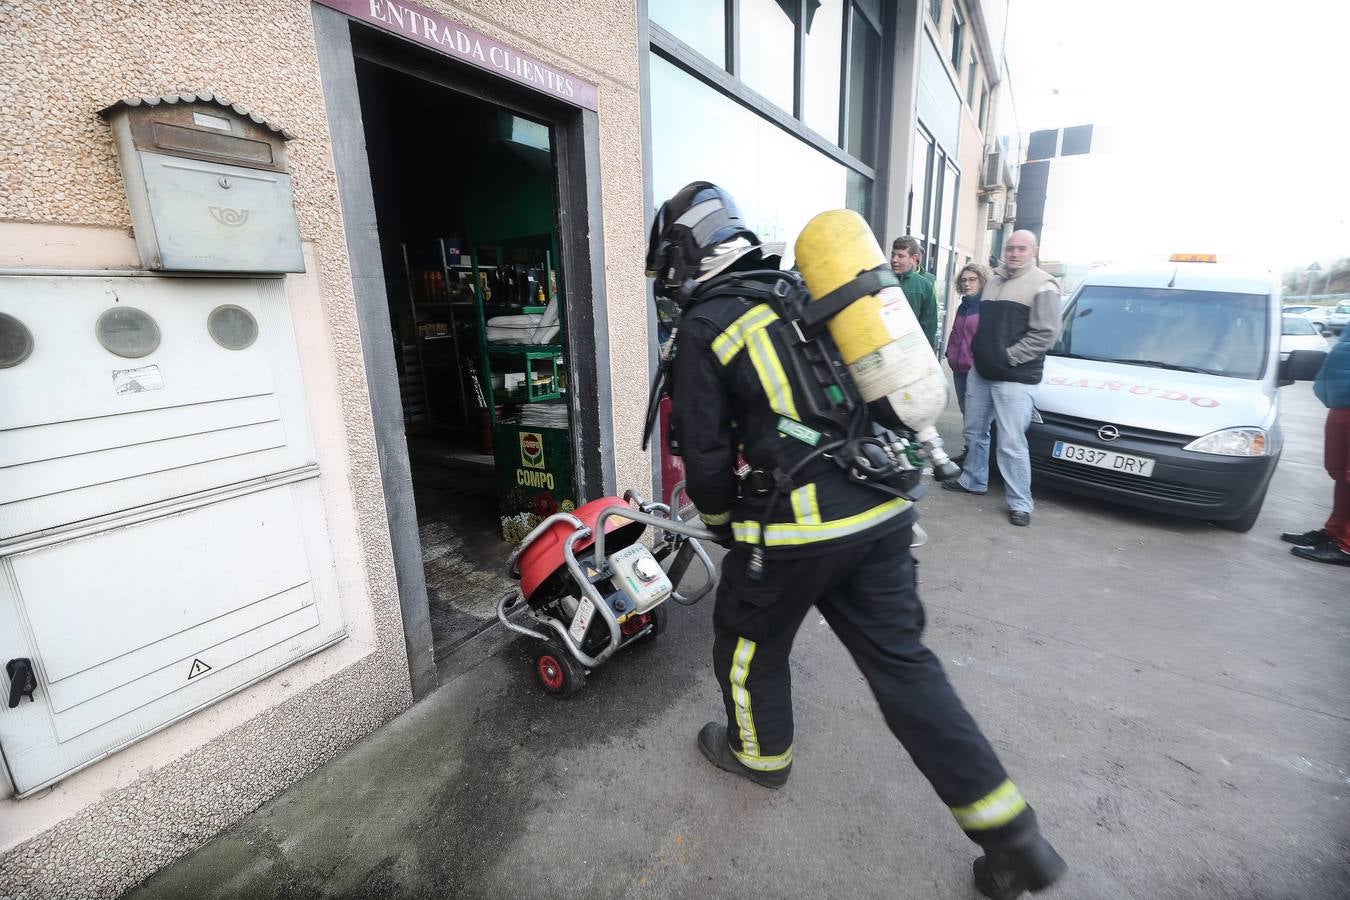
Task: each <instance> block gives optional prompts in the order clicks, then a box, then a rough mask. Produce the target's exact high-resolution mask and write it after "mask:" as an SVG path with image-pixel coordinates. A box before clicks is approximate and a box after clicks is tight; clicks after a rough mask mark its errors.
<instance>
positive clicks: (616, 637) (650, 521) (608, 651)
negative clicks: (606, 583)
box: [497, 504, 717, 669]
mask: <svg viewBox="0 0 1350 900" xmlns="http://www.w3.org/2000/svg"><path fill="white" fill-rule="evenodd" d="M642 506H643V509H644V510H645V509H652V508H657V507H664V506H665V504H642ZM668 510H669V508H668V507H666V511H668ZM616 516H617V517H622V518H625V519H629V520H630V521H633V522H637V523H640V524H642V525H649V526H651V527H653V528H660V529H663V530H665V531H671V532H674V533H675V534H678V535H681V536H683V537H686V538H693V539H694V551H695V555H697V557H698V559H699V562H701V563H702V564H703V566H704V568H705V569H706V570H707V575H708V578H707V581H706V582H705V585H704V588H703V590H701V591H700V592H699V593H698V595H696V596H695V597H694V598H693V599H692V600H689V601H688V603H693V602H695V601H697V600H698V599H699V598H700V597H702V596H703V594H705V593H707V591H708V588H709V587H711V586H712V583H713V582H714V581H716V579H717V570H716V569H715V568H714V567H713V564H712V561H711V560H710V559H709V558H708V555H707V553H705V552H704V550H703V547H702V545H701V544H699V543H698V542H699V541H700V540H711V539H712V537H713V534H712V532H710V531H708V529H706V528H702V527H699V526H697V525H691V524H689V523H688V522H685V521H683V520H681V519H680V518H678V517H666V516H657V515H653V514H652V513H650V512H645V511H643V510H638V509H634V508H633V507H631V506H627V505H623V506H620V505H618V504H616V505H614V506H607V507H605V508H604V509H603V510H601V511H600V515H599V517H597V518H596V520H595V527H596V533H595V544H594V552H595V559H596V561H597V562H601V563H602V564H603V561H604V560H605V559H606V556H605V553H604V551H605V521H606V520H607V519H610V518H613V517H616ZM558 522H564V523H566V524H568V525H571V526H572V529H573V530H572V533H571V534H569V535H568V536H567V537H566V539H564V541H563V548H562V549H563V562H564V564H565V565H566V566H567V568H568V569H569V570H570V571H571V573H572V577H573V579H575V581H576V583H577V584H578V585H579V586H580V587H581V591H582V593H583V595H585V597H586V598H587V599H589V600H590V601H591V604H592V605H593V606H594V607H595V610H596V611H597V612H599V613H600V617H601V618H602V619H603V620H604V623H605V627H606V628H607V629H608V631H609V644H608V645H607V646H606V647H605V648H604V649H603V650H601V651H600V652H599V653H598V654H597V655H595V656H591V655H590V654H589V653H587V652H586V651H585V650H582V649H581V647H580V646H579V645H578V644H577V642H576V641H574V640H572V634H571V632H570V631H569V630H568V629H567V627H566V626H564V625H563V624H562V623H561V622H559V621H557V620H556V619H541V618H536V620H535V621H537V622H539V624H541V625H546V626H548V628H549V629H551V630H552V631H553V632H554V633H555V634H556V636H557V638H558V640H559V641H560V642H561V643H562V644H563V646H564V647H566V648H567V650H568V652H569V653H571V654H572V655H573V656H574V657H575V658H576V660H577V661H578V662H580V663H581V664H582V665H583V666H585V667H586V668H588V669H594V668H598V667H599V666H600V664H601V663H603V662H604V661H605V660H607V659H609V658H610V656H612V655H613V654H614V652H615V651H616V650H618V649H619V645H620V644H621V643H623V632H622V631H621V630H620V628H619V620H618V618H616V617H615V615H614V611H613V610H612V609H610V608H609V604H608V603H606V602H605V598H604V597H602V596H600V592H599V591H598V590H597V589H596V587H595V584H594V583H593V582H592V581H591V579H590V577H588V576H587V575H586V572H585V570H584V569H583V568H582V566H581V563H580V562H578V561H577V555H576V550H575V547H576V545H577V544H578V543H579V542H581V541H584V540H586V539H587V538H589V537H590V536H591V529H589V528H587V527H586V526H585V524H583V523H582V521H581V520H580V519H578V518H577V517H576V516H573V515H571V514H569V513H554V514H553V515H551V516H549V517H548V518H546V519H544V521H542V522H540V523H539V524H538V525H536V526H535V527H534V528H533V529H532V530H531V531H530V533H529V534H528V535H526V536H525V539H524V540H522V541H521V542H520V544H519V545H518V546H517V547H516V549H515V550H514V551H512V553H511V556H510V558H509V559H508V561H507V567H508V568H509V570H510V571H511V574H512V575H515V576H517V577H519V570H518V568H517V564H518V563H519V561H520V555H521V554H522V553H523V552H524V551H525V549H526V548H528V547H529V545H530V544H532V543H533V542H534V540H535V538H537V537H539V535H541V534H543V533H544V532H545V531H547V530H548V529H549V528H551V527H552V526H553V525H555V524H557V523H558ZM516 596H517V592H516V591H509V592H507V593H506V594H504V595H502V598H501V600H499V601H498V602H497V618H498V619H499V620H500V621H501V623H502V624H503V625H505V626H506V627H507V628H508V629H510V630H511V631H514V632H516V633H518V634H524V635H528V636H529V637H532V638H536V639H537V640H541V641H543V640H548V638H549V636H548V635H546V634H543V633H541V632H539V631H536V630H535V629H533V628H527V627H526V626H524V625H518V624H516V623H515V622H512V621H510V620H509V619H508V618H507V615H506V610H507V609H508V607H510V606H514V605H515V604H514V603H513V602H512V601H513V600H514V599H515V598H516Z"/></svg>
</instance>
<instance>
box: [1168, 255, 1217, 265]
mask: <svg viewBox="0 0 1350 900" xmlns="http://www.w3.org/2000/svg"><path fill="white" fill-rule="evenodd" d="M1218 261H1219V257H1218V256H1216V255H1215V254H1213V253H1173V254H1172V255H1171V256H1170V257H1169V258H1168V262H1203V263H1216V262H1218Z"/></svg>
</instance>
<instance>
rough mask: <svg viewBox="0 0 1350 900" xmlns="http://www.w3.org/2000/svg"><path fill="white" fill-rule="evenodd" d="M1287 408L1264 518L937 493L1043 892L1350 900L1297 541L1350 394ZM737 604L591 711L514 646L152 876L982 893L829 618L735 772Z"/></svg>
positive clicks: (1331, 676) (608, 672) (1315, 595)
mask: <svg viewBox="0 0 1350 900" xmlns="http://www.w3.org/2000/svg"><path fill="white" fill-rule="evenodd" d="M1283 398H1284V402H1285V404H1286V405H1285V413H1284V423H1285V428H1286V431H1287V443H1286V447H1285V451H1284V457H1283V460H1282V461H1281V464H1280V467H1279V469H1278V471H1277V473H1276V475H1275V480H1274V482H1273V484H1272V487H1271V490H1270V492H1269V495H1268V497H1267V500H1266V506H1265V510H1264V512H1263V514H1262V516H1261V518H1260V520H1259V521H1258V523H1257V525H1256V528H1255V529H1253V531H1252V532H1251V533H1249V534H1245V535H1242V534H1234V533H1231V532H1228V531H1222V530H1220V529H1217V528H1214V527H1212V526H1209V525H1206V524H1204V523H1201V522H1191V521H1186V520H1179V519H1170V518H1166V517H1162V516H1157V515H1152V514H1145V513H1141V512H1134V511H1130V510H1127V509H1122V508H1119V507H1114V506H1111V505H1109V504H1105V503H1099V502H1095V501H1090V500H1085V499H1080V498H1076V497H1073V496H1070V495H1067V494H1059V493H1051V492H1049V491H1041V492H1039V493H1038V495H1037V498H1036V501H1037V508H1036V515H1035V518H1034V520H1033V522H1032V525H1031V527H1030V528H1014V527H1012V526H1010V525H1009V524H1008V521H1007V517H1006V515H1005V514H1004V512H1003V503H1002V498H1001V496H999V486H998V485H997V484H995V485H994V486H993V489H991V491H990V493H989V494H988V495H987V496H984V497H972V496H967V495H956V494H951V493H949V492H943V491H933V492H932V493H931V494H930V496H929V497H928V498H927V499H925V500H924V501H923V503H922V504H921V506H922V510H923V525H924V527H925V528H926V529H927V530H928V533H929V536H930V541H929V543H928V545H927V546H926V547H924V548H923V549H922V550H920V551H918V554H917V555H918V558H919V559H920V560H921V566H920V581H921V593H922V595H923V597H924V598H925V601H926V604H927V607H928V623H929V625H928V633H927V640H928V643H929V644H930V646H932V648H933V649H934V650H935V651H936V652H937V654H938V655H939V657H940V658H941V659H942V661H943V664H944V666H945V667H946V669H947V671H948V673H949V674H950V676H951V678H952V680H953V681H954V682H955V684H956V686H957V689H958V690H959V691H960V693H961V695H962V697H963V698H964V700H965V702H966V704H967V706H968V707H969V708H970V709H971V711H972V712H973V713H974V715H975V716H976V718H977V719H978V720H979V721H980V722H981V724H982V725H983V726H984V728H985V730H986V732H987V733H988V734H989V736H990V738H991V741H992V743H993V745H994V746H995V748H996V749H997V751H998V752H999V754H1000V755H1001V757H1002V758H1003V761H1004V763H1005V765H1006V766H1007V768H1008V770H1009V771H1010V773H1011V774H1012V777H1013V778H1014V780H1016V782H1017V783H1018V784H1019V786H1020V787H1021V788H1022V790H1023V792H1024V793H1025V794H1026V795H1027V797H1028V798H1029V799H1030V800H1031V802H1032V803H1033V805H1035V806H1036V808H1037V810H1038V814H1039V816H1040V818H1041V821H1042V824H1043V826H1044V828H1045V830H1046V832H1047V834H1048V835H1049V836H1050V838H1051V839H1052V840H1053V841H1054V843H1055V844H1056V845H1057V847H1058V848H1059V849H1060V851H1061V852H1062V853H1063V855H1064V856H1065V857H1066V858H1067V859H1068V861H1069V863H1070V865H1071V866H1072V873H1071V875H1070V876H1069V878H1068V879H1066V880H1065V881H1064V882H1062V884H1061V885H1060V886H1057V887H1056V888H1055V889H1053V890H1052V891H1050V892H1048V893H1046V894H1043V895H1040V896H1046V897H1061V898H1079V900H1092V898H1101V900H1106V898H1110V900H1125V898H1139V900H1165V898H1234V900H1248V898H1250V900H1255V898H1291V900H1292V898H1300V900H1317V898H1343V897H1346V896H1347V895H1350V690H1347V688H1350V652H1347V637H1348V636H1350V569H1345V568H1339V567H1333V566H1325V565H1318V564H1316V563H1311V562H1305V561H1302V560H1299V559H1297V558H1295V557H1293V556H1292V555H1291V554H1290V553H1289V552H1288V551H1289V548H1288V545H1285V544H1281V543H1280V542H1279V540H1278V534H1279V532H1280V531H1282V530H1296V531H1303V530H1306V529H1309V528H1314V527H1318V526H1320V524H1321V523H1322V521H1323V520H1324V519H1325V517H1326V515H1327V512H1328V510H1329V505H1330V495H1331V490H1330V488H1331V482H1330V480H1329V479H1328V478H1327V477H1326V475H1325V473H1323V472H1322V470H1321V467H1320V458H1321V457H1320V454H1321V427H1322V420H1323V418H1324V415H1325V412H1324V410H1323V409H1322V407H1321V406H1320V404H1319V403H1317V401H1316V400H1315V399H1314V398H1313V397H1312V393H1311V391H1310V389H1309V387H1308V385H1306V384H1299V385H1296V386H1294V387H1290V388H1285V389H1284V394H1283ZM943 432H944V434H946V435H947V436H948V439H949V443H952V444H957V445H958V446H959V443H960V440H959V432H960V425H959V417H958V416H957V414H956V412H955V405H954V404H953V407H952V410H951V411H950V412H949V413H948V415H947V417H946V418H945V419H944V422H943ZM710 613H711V602H706V603H704V604H702V605H700V606H698V607H694V608H692V609H684V608H681V607H674V608H673V609H672V617H671V619H672V620H671V624H670V628H669V630H668V631H667V633H666V634H665V635H663V636H662V637H661V638H659V639H658V640H656V641H654V642H652V643H651V644H650V645H648V646H638V647H635V648H633V649H632V650H631V651H628V652H626V653H624V654H622V655H619V656H616V657H615V658H614V659H613V660H611V661H610V662H609V663H608V664H607V665H606V666H604V667H603V668H601V669H599V670H597V671H595V672H593V673H592V674H591V675H590V677H589V679H588V684H587V686H586V688H585V689H584V690H583V691H582V692H581V693H580V694H578V695H577V696H575V697H573V698H571V699H569V700H566V701H556V700H552V699H549V698H547V697H545V696H543V695H542V694H541V692H540V691H539V690H538V688H537V687H536V685H535V682H534V676H533V674H532V672H531V671H530V668H529V666H528V656H527V653H528V646H527V645H526V644H525V643H524V642H516V643H513V644H511V645H509V646H508V647H507V648H506V649H505V650H503V651H501V652H499V653H497V654H495V655H493V656H490V657H488V658H487V659H486V660H485V661H483V662H482V663H481V664H479V665H477V666H476V667H473V668H470V669H468V670H467V671H465V672H463V673H462V674H460V675H459V677H457V678H456V679H455V680H454V681H452V682H450V683H449V684H447V685H445V686H444V687H442V688H441V689H440V690H438V691H437V692H436V693H435V694H433V695H432V696H431V697H430V698H428V699H426V700H424V701H422V702H420V703H418V704H417V705H416V706H415V707H413V709H411V710H410V711H409V712H407V713H405V714H404V715H403V716H401V717H399V718H398V719H396V720H395V721H393V722H391V723H390V724H388V725H386V726H385V727H383V728H381V729H379V730H378V731H377V732H375V733H374V734H373V735H371V736H370V737H369V738H367V739H366V740H364V741H363V742H361V743H360V744H359V745H357V746H356V747H354V748H352V749H351V750H349V751H348V752H346V753H345V754H343V755H341V756H340V757H338V758H337V759H335V760H333V761H332V762H330V763H329V764H328V765H326V766H324V767H323V768H321V769H319V770H318V771H316V772H314V773H312V774H311V775H310V776H308V777H307V778H305V779H304V780H303V781H301V782H300V783H298V784H296V785H295V786H294V787H292V788H291V789H290V790H288V791H286V792H285V793H283V794H282V795H281V796H280V797H278V798H276V799H275V800H273V801H271V802H270V803H267V804H265V805H264V806H263V807H262V808H261V809H259V810H258V811H257V812H255V813H254V814H252V815H251V816H249V817H248V818H247V819H245V820H244V821H243V822H241V823H240V824H239V825H237V826H235V827H234V828H232V829H230V830H229V831H227V832H226V833H225V834H223V835H221V836H220V837H218V838H216V839H215V840H213V841H212V842H210V843H209V844H207V845H206V846H205V847H203V848H202V849H200V850H198V851H197V852H195V853H193V854H192V855H190V856H188V857H186V858H184V859H183V860H181V861H179V862H178V863H177V864H175V865H174V866H172V867H170V868H169V869H167V870H165V871H163V872H161V873H160V874H159V875H157V876H155V877H154V878H152V879H151V880H150V881H148V882H147V883H146V884H145V885H143V886H142V887H141V888H140V889H138V890H137V891H135V892H133V893H132V896H134V897H137V898H158V897H166V898H167V897H174V898H177V897H184V896H191V897H197V898H212V897H240V896H248V897H278V898H280V897H286V898H299V897H414V896H416V897H448V896H460V897H513V898H515V897H523V898H534V897H573V896H592V897H605V898H608V897H634V898H638V897H707V896H713V897H721V896H758V897H890V898H972V897H975V896H976V895H975V893H974V891H973V889H972V888H971V887H970V862H971V860H972V859H973V858H974V856H975V855H976V853H977V851H976V848H975V847H974V845H972V844H970V843H969V842H968V841H966V839H965V838H964V837H963V836H962V835H961V833H960V832H959V831H958V829H957V828H956V826H955V824H954V823H953V821H952V818H951V816H950V814H949V813H947V812H946V810H945V809H944V808H943V807H942V805H941V804H940V803H939V802H938V801H937V798H936V797H935V796H934V795H933V793H932V791H931V789H930V788H929V787H928V785H927V783H926V782H925V781H924V780H923V779H922V778H921V777H920V776H919V774H918V773H917V771H916V770H915V769H914V767H913V764H912V763H911V762H910V761H909V760H908V758H907V757H906V756H905V754H904V752H903V751H902V750H901V749H900V747H899V746H898V745H897V743H896V742H895V740H894V739H893V738H892V736H891V735H890V733H889V732H888V731H887V730H886V727H885V725H884V723H883V722H882V719H881V716H880V714H879V713H878V711H877V709H876V706H875V704H874V702H873V700H872V697H871V695H870V693H869V691H868V688H867V686H866V684H864V683H863V681H862V679H861V678H860V676H859V675H858V672H857V669H856V668H855V667H854V665H853V663H852V661H851V660H850V659H849V657H848V655H847V653H846V652H845V651H844V649H843V647H842V646H841V645H840V643H839V642H838V640H837V639H835V637H834V636H833V634H832V633H831V632H830V630H829V628H828V627H827V626H826V625H825V624H824V622H823V621H822V620H821V618H820V617H819V616H818V615H816V614H814V613H813V614H812V615H810V616H809V617H808V619H807V621H806V624H805V625H804V626H803V628H802V631H801V634H800V635H799V637H798V640H797V644H796V650H795V652H794V657H793V690H794V694H795V709H796V718H797V734H796V742H795V758H796V759H795V764H794V767H793V772H792V778H791V781H790V782H789V784H788V786H787V787H786V788H784V789H783V790H781V791H776V792H773V791H768V790H766V789H764V788H760V787H757V786H755V785H752V784H750V783H748V782H745V781H743V780H741V779H738V778H735V777H734V776H731V775H727V774H725V773H722V772H720V771H717V770H714V769H713V768H711V767H710V766H709V765H708V763H707V762H705V761H704V759H703V757H702V756H701V755H700V754H699V753H698V751H697V749H696V748H695V746H694V736H695V734H696V732H697V731H698V729H699V727H700V726H701V725H702V724H703V723H704V722H705V721H708V720H710V719H714V718H717V717H718V716H720V715H721V703H720V699H719V695H718V691H717V687H716V684H715V682H714V680H713V674H712V671H711V664H710V659H709V657H710V646H711V630H710V625H709V618H710Z"/></svg>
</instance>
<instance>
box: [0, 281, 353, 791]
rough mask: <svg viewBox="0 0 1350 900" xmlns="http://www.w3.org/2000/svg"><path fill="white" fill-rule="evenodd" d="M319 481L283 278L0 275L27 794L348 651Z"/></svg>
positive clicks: (8, 653) (13, 656)
mask: <svg viewBox="0 0 1350 900" xmlns="http://www.w3.org/2000/svg"><path fill="white" fill-rule="evenodd" d="M318 474H319V472H318V466H317V465H316V463H315V459H314V450H313V443H312V439H311V437H310V432H309V424H308V418H307V416H306V412H305V400H304V394H303V387H302V383H301V378H300V368H299V361H298V358H297V354H296V348H295V339H294V336H293V334H292V332H291V326H290V311H289V309H288V307H287V304H286V295H285V285H284V282H283V281H281V280H279V279H225V278H211V279H208V278H159V277H141V276H125V277H120V276H29V275H14V276H0V666H3V665H4V664H5V663H7V662H9V661H11V660H15V661H17V660H28V661H30V663H31V666H32V669H33V670H34V673H35V675H36V678H37V683H38V687H37V690H36V691H35V692H34V694H33V700H32V701H30V700H28V699H27V698H23V699H20V700H19V702H18V705H17V706H14V707H10V706H8V703H7V702H0V751H2V752H3V756H4V762H5V765H6V767H7V768H8V771H9V774H10V777H11V779H12V780H13V782H14V785H15V787H16V788H17V790H18V791H19V793H20V794H23V793H27V792H30V791H33V790H36V789H37V788H39V787H42V786H44V785H47V784H50V783H51V782H52V781H55V780H57V779H59V778H60V777H62V776H63V775H66V774H69V773H70V772H72V771H74V770H76V769H78V768H80V767H81V766H83V765H86V764H88V763H89V762H90V761H92V760H95V759H98V758H99V757H101V756H103V755H105V754H107V753H108V752H110V751H112V750H114V749H116V748H117V747H119V746H121V745H123V744H125V743H127V742H128V741H131V740H135V739H136V738H138V737H143V736H144V735H146V734H148V733H150V732H152V731H154V730H156V729H158V728H160V727H162V726H164V725H165V724H167V723H169V722H171V721H173V720H175V719H177V718H181V717H182V716H184V715H187V714H188V713H190V712H192V711H193V710H195V709H198V708H200V707H202V706H203V705H206V704H209V703H211V702H212V701H214V700H216V699H219V698H220V697H222V696H224V695H225V694H228V693H230V692H232V691H235V690H238V689H239V688H240V687H242V686H244V685H246V684H248V683H250V682H252V681H255V680H257V679H259V678H261V677H263V676H265V675H266V674H268V673H269V672H272V671H274V670H276V669H278V668H280V667H282V666H284V665H286V664H288V663H290V662H293V661H295V660H296V659H299V658H301V657H303V656H305V655H306V654H309V653H312V652H313V651H315V650H317V649H319V648H321V647H324V646H327V645H328V644H331V643H333V642H334V641H336V640H338V639H340V638H341V637H342V635H343V633H344V632H343V625H342V620H341V610H340V607H339V603H338V596H337V587H336V581H335V578H334V572H333V561H332V554H331V550H330V548H329V542H328V532H327V527H326V525H325V522H324V513H323V502H322V497H321V495H320V492H319V481H318ZM15 665H16V666H17V665H18V663H17V662H16V664H15ZM0 684H3V685H6V688H7V689H6V690H5V691H4V700H5V701H7V700H8V699H9V694H10V691H9V690H8V681H7V679H6V677H5V676H4V675H0Z"/></svg>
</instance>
